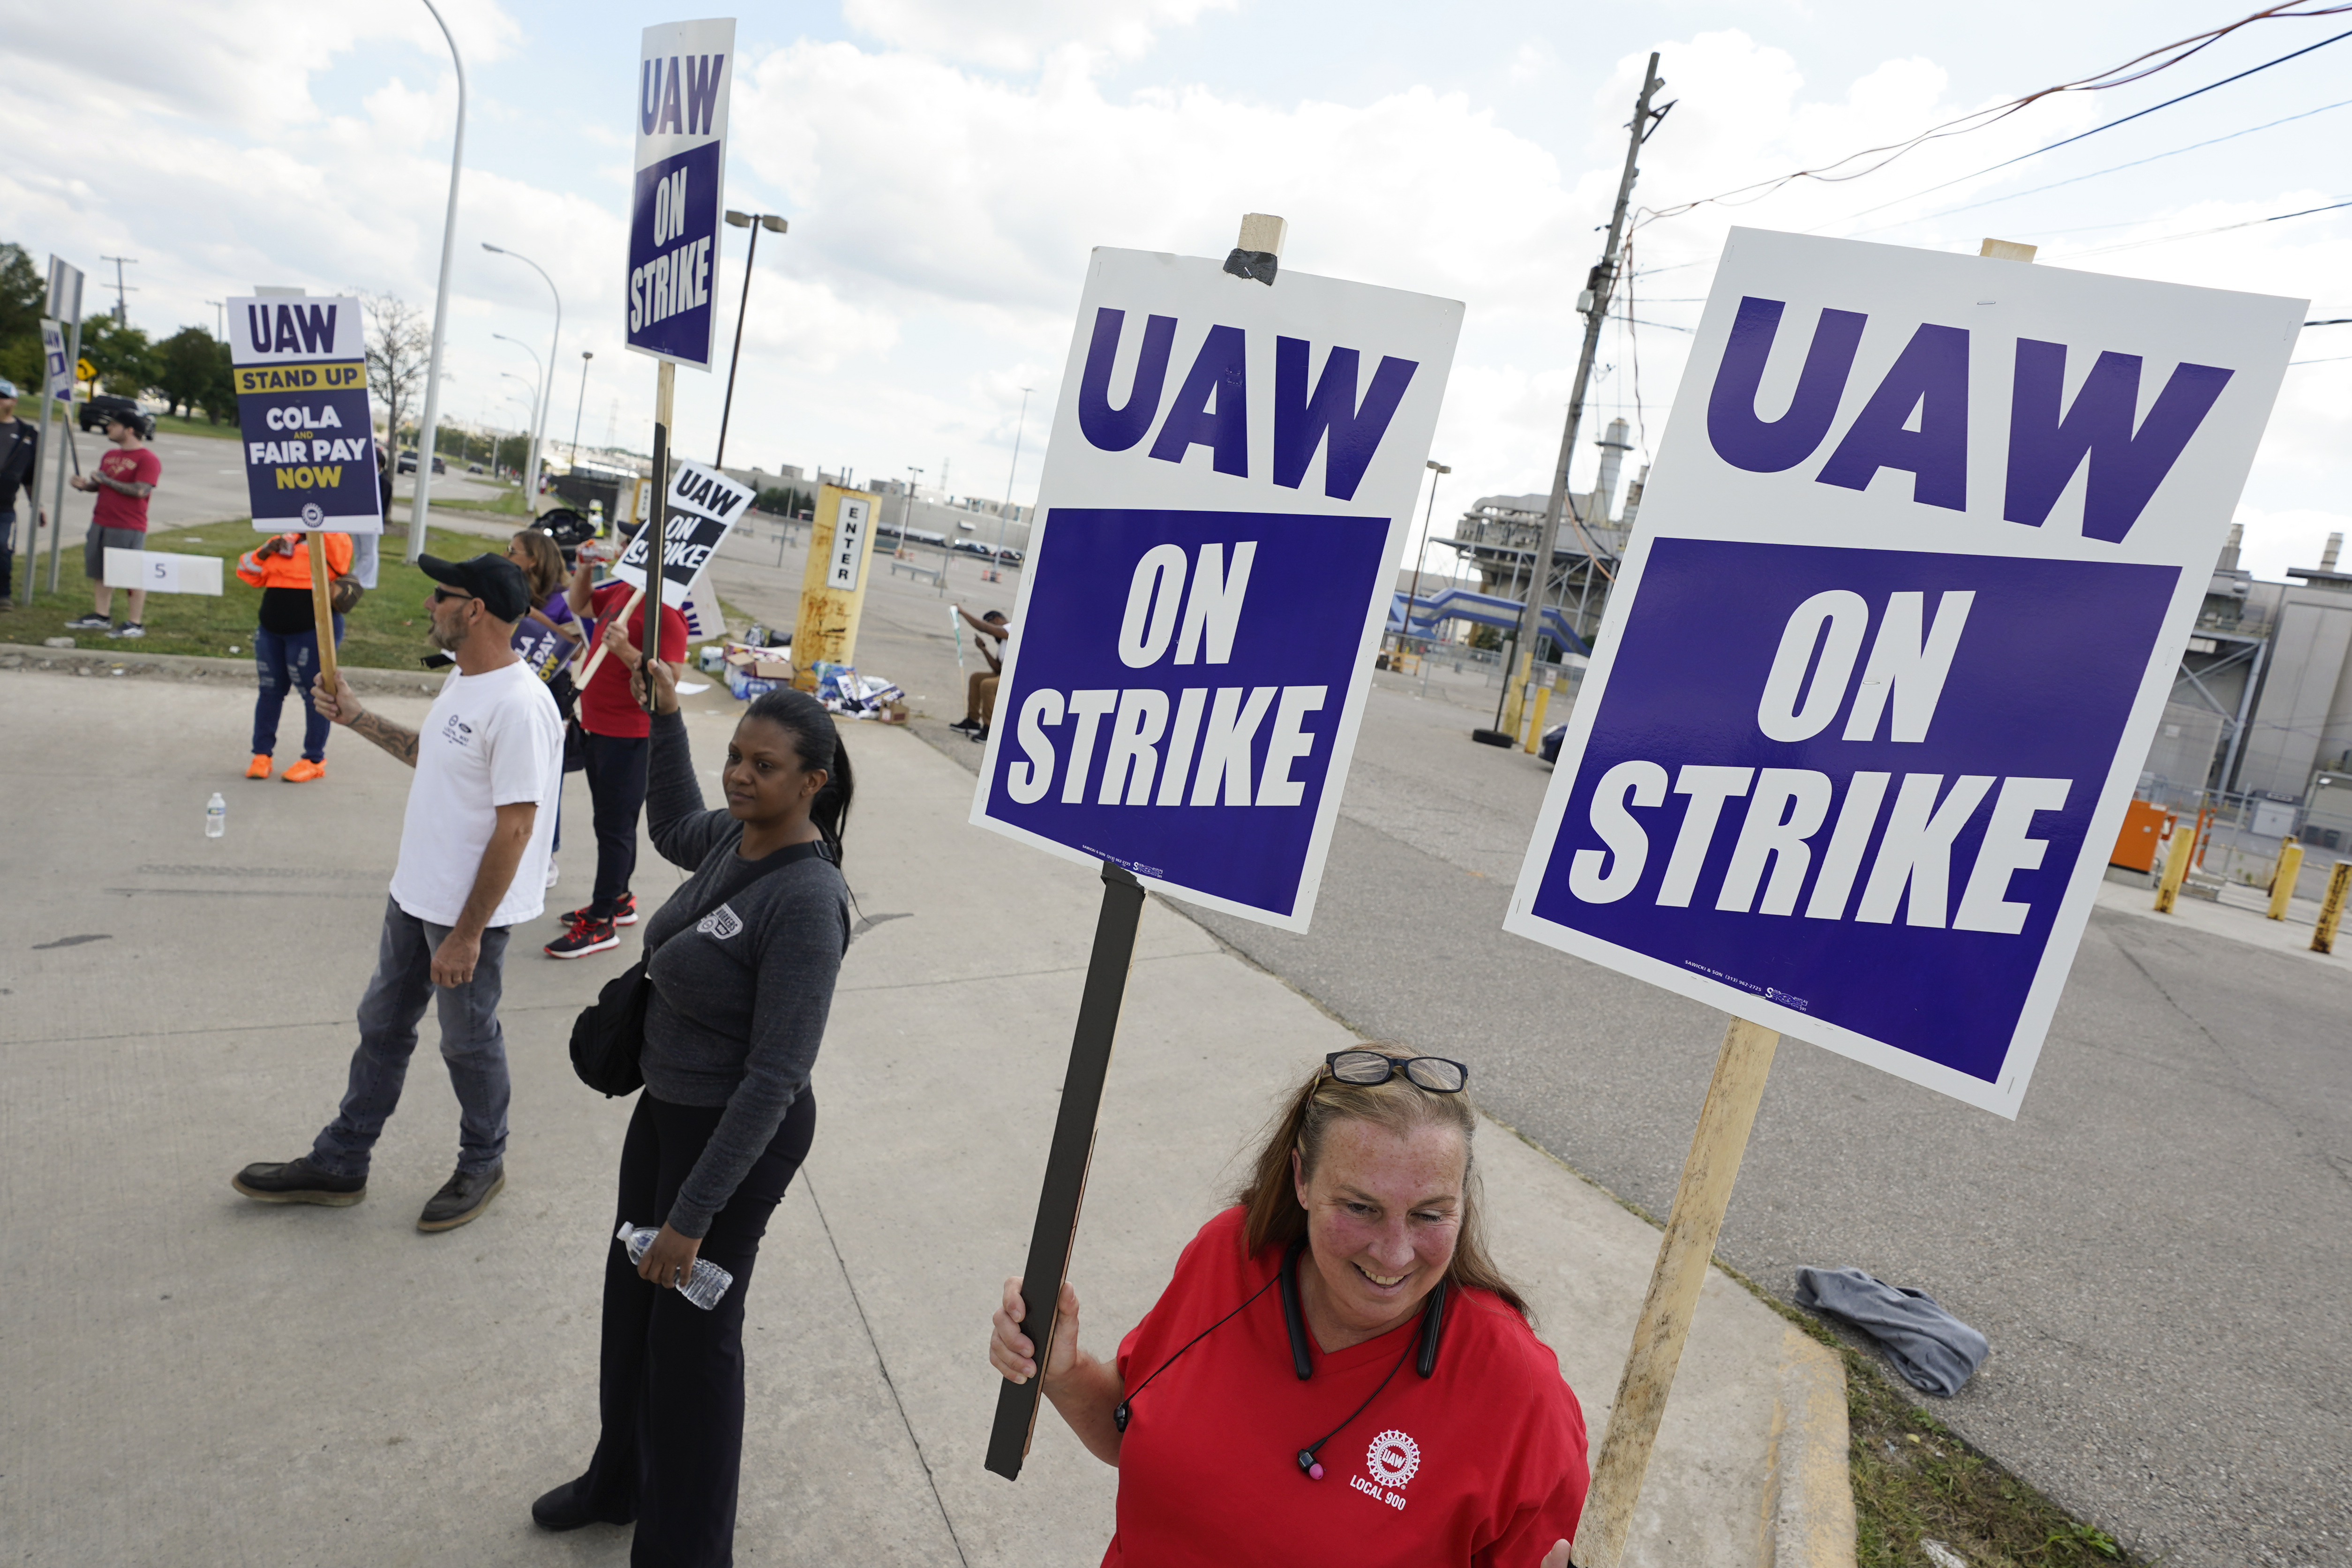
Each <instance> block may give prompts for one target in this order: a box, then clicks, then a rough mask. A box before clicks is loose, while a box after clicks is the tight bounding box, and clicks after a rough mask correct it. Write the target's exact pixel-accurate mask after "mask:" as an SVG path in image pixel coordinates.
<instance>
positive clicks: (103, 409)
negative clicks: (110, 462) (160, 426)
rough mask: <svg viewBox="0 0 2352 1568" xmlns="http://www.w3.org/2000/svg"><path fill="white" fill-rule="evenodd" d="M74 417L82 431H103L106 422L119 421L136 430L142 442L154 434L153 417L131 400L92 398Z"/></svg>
mask: <svg viewBox="0 0 2352 1568" xmlns="http://www.w3.org/2000/svg"><path fill="white" fill-rule="evenodd" d="M76 417H77V419H78V420H79V423H80V424H81V427H82V428H83V429H84V430H104V429H105V428H106V423H107V421H109V420H111V419H120V420H123V421H125V422H127V423H129V424H130V426H131V429H133V430H136V431H137V432H138V433H139V438H140V439H141V440H142V441H144V440H145V439H146V438H147V437H149V436H151V435H152V434H155V419H154V416H153V415H152V414H151V413H148V412H147V411H146V410H145V409H143V408H141V407H140V406H139V403H138V402H137V400H136V399H133V398H127V397H107V396H101V397H94V398H92V399H90V400H89V402H86V403H84V404H82V405H81V413H79V415H77V416H76Z"/></svg>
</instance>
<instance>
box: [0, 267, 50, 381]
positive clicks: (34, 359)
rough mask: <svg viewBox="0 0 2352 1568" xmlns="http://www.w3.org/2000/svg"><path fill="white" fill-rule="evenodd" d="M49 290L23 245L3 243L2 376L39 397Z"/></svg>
mask: <svg viewBox="0 0 2352 1568" xmlns="http://www.w3.org/2000/svg"><path fill="white" fill-rule="evenodd" d="M47 298H48V290H47V288H45V287H43V286H42V283H41V275H40V273H39V271H38V270H37V269H36V268H35V267H34V266H33V258H32V257H31V256H28V255H26V252H25V247H24V246H20V245H6V244H0V376H5V377H7V378H8V379H9V380H10V381H12V382H16V387H17V390H18V391H20V392H25V393H26V394H27V395H28V396H36V397H37V394H38V392H39V391H40V385H41V310H42V308H43V307H44V306H45V305H47Z"/></svg>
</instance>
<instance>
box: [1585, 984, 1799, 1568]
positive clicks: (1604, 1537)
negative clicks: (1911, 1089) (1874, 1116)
mask: <svg viewBox="0 0 2352 1568" xmlns="http://www.w3.org/2000/svg"><path fill="white" fill-rule="evenodd" d="M1779 1043H1780V1036H1779V1035H1778V1034H1776V1033H1774V1032H1773V1031H1772V1030H1769V1029H1766V1028H1764V1027H1763V1026H1762V1025H1760V1024H1752V1023H1749V1022H1748V1020H1746V1019H1732V1020H1731V1027H1730V1028H1729V1029H1728V1030H1725V1031H1724V1036H1723V1050H1722V1051H1720V1052H1719V1053H1718V1054H1717V1057H1716V1059H1715V1077H1714V1079H1713V1080H1712V1081H1711V1082H1708V1084H1707V1086H1706V1104H1705V1105H1704V1106H1702V1107H1701V1108H1700V1110H1699V1113H1698V1131H1697V1132H1696V1133H1695V1134H1692V1136H1691V1146H1690V1155H1689V1157H1688V1158H1687V1159H1685V1161H1684V1162H1683V1178H1682V1184H1681V1186H1677V1187H1676V1188H1675V1207H1674V1212H1673V1213H1672V1214H1670V1215H1669V1216H1668V1217H1667V1218H1666V1233H1665V1235H1664V1237H1663V1238H1661V1239H1660V1240H1659V1243H1658V1262H1657V1267H1656V1268H1654V1269H1653V1270H1651V1272H1650V1288H1649V1291H1648V1292H1647V1293H1646V1294H1645V1295H1644V1296H1643V1298H1642V1315H1641V1317H1640V1318H1639V1319H1638V1320H1637V1321H1636V1322H1635V1323H1634V1325H1633V1349H1632V1351H1630V1352H1629V1353H1628V1354H1627V1355H1626V1357H1625V1371H1624V1375H1622V1377H1620V1378H1619V1379H1618V1381H1617V1398H1616V1400H1615V1402H1614V1403H1613V1404H1612V1405H1611V1406H1610V1409H1609V1429H1608V1431H1607V1433H1606V1434H1605V1435H1604V1436H1603V1437H1602V1438H1601V1458H1600V1460H1599V1461H1598V1462H1597V1463H1596V1464H1595V1465H1594V1466H1593V1468H1592V1488H1591V1492H1590V1493H1589V1494H1588V1495H1587V1496H1586V1498H1585V1500H1584V1517H1583V1519H1582V1521H1580V1523H1579V1525H1578V1527H1577V1531H1576V1561H1577V1562H1578V1563H1579V1564H1580V1565H1581V1568H1618V1564H1619V1563H1620V1561H1621V1560H1622V1558H1623V1556H1624V1552H1625V1537H1626V1535H1627V1533H1628V1532H1629V1531H1631V1530H1632V1528H1633V1504H1634V1502H1635V1501H1636V1500H1638V1499H1639V1498H1640V1497H1641V1495H1642V1476H1643V1472H1644V1471H1645V1470H1647V1469H1649V1465H1650V1449H1651V1447H1652V1446H1653V1445H1654V1443H1655V1442H1656V1441H1657V1437H1658V1422H1659V1420H1660V1418H1661V1417H1663V1416H1664V1414H1665V1409H1666V1396H1667V1394H1668V1393H1669V1392H1671V1391H1672V1389H1673V1388H1674V1385H1675V1365H1676V1364H1678V1363H1679V1362H1680V1361H1681V1360H1682V1354H1683V1342H1684V1341H1685V1340H1686V1339H1687V1338H1689V1337H1690V1325H1691V1317H1692V1314H1693V1313H1694V1312H1696V1311H1697V1309H1698V1292H1699V1287H1700V1286H1701V1285H1704V1284H1705V1283H1706V1270H1707V1265H1708V1263H1709V1262H1710V1261H1711V1260H1713V1258H1714V1256H1715V1239H1716V1235H1717V1232H1719V1231H1720V1230H1721V1229H1722V1228H1723V1213H1724V1210H1725V1209H1726V1208H1727V1207H1729V1206H1730V1203H1731V1187H1732V1184H1733V1183H1734V1182H1735V1181H1737V1180H1738V1178H1739V1160H1740V1156H1741V1155H1744V1154H1746V1153H1747V1150H1748V1128H1749V1127H1750V1126H1752V1125H1753V1124H1755V1121H1756V1106H1757V1103H1758V1102H1759V1101H1760V1100H1762V1099H1763V1097H1764V1079H1765V1075H1766V1074H1767V1073H1769V1071H1771V1069H1772V1051H1773V1048H1774V1047H1775V1046H1777V1045H1778V1044H1779Z"/></svg>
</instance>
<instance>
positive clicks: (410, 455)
mask: <svg viewBox="0 0 2352 1568" xmlns="http://www.w3.org/2000/svg"><path fill="white" fill-rule="evenodd" d="M400 472H402V473H403V474H414V473H415V472H416V454H415V452H414V451H408V452H404V453H402V454H401V455H400ZM433 472H435V473H436V474H446V473H447V472H449V465H448V464H447V463H446V462H445V461H443V459H442V457H441V455H440V454H438V453H436V454H434V457H433Z"/></svg>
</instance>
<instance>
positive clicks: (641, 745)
mask: <svg viewBox="0 0 2352 1568" xmlns="http://www.w3.org/2000/svg"><path fill="white" fill-rule="evenodd" d="M585 738H586V740H587V746H586V747H585V751H586V755H587V758H588V767H587V769H586V771H587V774H588V798H589V799H590V800H592V801H593V802H594V803H595V811H594V813H593V815H594V821H595V827H596V891H595V892H594V893H593V894H592V895H591V896H590V899H589V903H588V913H589V915H591V916H593V918H595V919H598V920H610V919H612V918H613V915H614V912H615V911H616V910H618V909H619V908H620V907H621V899H622V897H623V896H624V895H625V894H627V893H628V891H629V878H630V876H631V875H632V874H634V873H635V871H636V869H637V818H638V817H639V816H641V815H643V814H644V811H645V809H646V757H647V755H648V750H647V748H648V747H650V746H651V745H652V742H651V741H650V740H648V739H647V738H646V737H644V736H642V735H640V736H636V737H633V738H630V737H621V736H617V735H589V736H587V737H585ZM653 1223H655V1222H654V1221H653V1220H650V1219H648V1220H646V1224H647V1225H651V1224H653Z"/></svg>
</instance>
